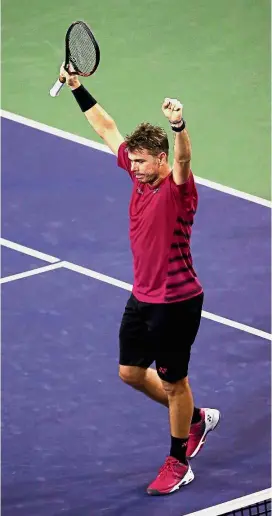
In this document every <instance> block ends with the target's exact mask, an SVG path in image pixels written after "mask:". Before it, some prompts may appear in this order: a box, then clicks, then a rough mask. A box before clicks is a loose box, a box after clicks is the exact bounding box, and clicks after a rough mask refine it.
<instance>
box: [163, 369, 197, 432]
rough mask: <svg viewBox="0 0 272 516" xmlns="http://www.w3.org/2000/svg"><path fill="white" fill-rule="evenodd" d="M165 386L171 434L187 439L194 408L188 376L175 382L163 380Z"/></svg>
mask: <svg viewBox="0 0 272 516" xmlns="http://www.w3.org/2000/svg"><path fill="white" fill-rule="evenodd" d="M163 386H164V389H165V392H166V394H167V396H168V401H169V419H170V430H171V435H172V436H173V437H178V438H181V439H186V438H188V436H189V432H190V425H191V420H192V415H193V410H194V402H193V395H192V391H191V388H190V385H189V381H188V377H186V378H183V379H182V380H179V381H178V382H176V383H175V384H171V383H167V382H163Z"/></svg>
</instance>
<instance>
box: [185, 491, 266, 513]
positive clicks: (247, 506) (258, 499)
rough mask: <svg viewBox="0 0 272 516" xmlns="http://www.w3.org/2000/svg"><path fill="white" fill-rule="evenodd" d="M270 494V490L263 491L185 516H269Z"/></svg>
mask: <svg viewBox="0 0 272 516" xmlns="http://www.w3.org/2000/svg"><path fill="white" fill-rule="evenodd" d="M271 494H272V491H271V489H264V490H263V491H258V492H257V493H252V494H251V495H247V496H243V497H242V498H236V499H235V500H230V501H229V502H225V503H221V504H220V505H214V506H213V507H208V508H207V509H203V510H201V511H197V512H192V513H190V514H187V515H186V516H271Z"/></svg>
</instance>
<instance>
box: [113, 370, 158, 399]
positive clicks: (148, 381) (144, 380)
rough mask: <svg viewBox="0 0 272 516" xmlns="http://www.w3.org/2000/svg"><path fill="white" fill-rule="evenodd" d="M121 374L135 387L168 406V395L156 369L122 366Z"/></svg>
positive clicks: (125, 380) (122, 377)
mask: <svg viewBox="0 0 272 516" xmlns="http://www.w3.org/2000/svg"><path fill="white" fill-rule="evenodd" d="M119 376H120V378H121V379H122V380H123V381H124V382H125V383H128V384H129V385H131V386H132V387H134V389H137V390H138V391H141V392H143V393H144V394H145V395H146V396H148V397H149V398H151V399H152V400H154V401H157V402H158V403H160V404H161V405H164V406H165V407H168V395H167V393H166V391H165V389H164V388H163V384H162V380H161V379H160V378H159V376H158V374H157V371H155V369H151V367H149V368H148V369H143V368H142V367H135V366H120V371H119Z"/></svg>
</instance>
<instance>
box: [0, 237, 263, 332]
mask: <svg viewBox="0 0 272 516" xmlns="http://www.w3.org/2000/svg"><path fill="white" fill-rule="evenodd" d="M2 242H4V244H3V245H5V246H6V247H10V248H11V249H15V246H16V249H15V250H20V251H21V252H23V250H22V249H24V246H22V245H20V244H14V242H11V241H9V240H6V239H4V238H0V245H1V244H2ZM9 244H10V245H9ZM25 249H27V251H28V252H27V254H30V251H31V256H34V257H35V258H41V256H42V258H41V259H42V260H45V261H51V260H52V256H50V255H46V254H44V253H40V252H39V251H36V250H35V249H30V248H29V247H26V248H25ZM55 260H57V258H55ZM58 265H59V267H60V268H65V269H68V270H71V271H74V272H78V273H80V274H83V275H84V276H89V277H90V278H94V279H97V280H99V281H103V282H104V283H109V284H110V285H114V286H116V287H119V288H122V289H124V290H128V291H130V292H131V290H132V285H131V284H130V283H126V282H124V281H121V280H118V279H116V278H112V277H111V276H106V275H105V274H101V273H100V272H96V271H93V270H91V269H88V268H87V267H82V266H81V265H76V264H74V263H71V262H67V261H62V262H58V263H56V264H55V266H56V267H54V268H58ZM48 267H49V266H48ZM52 268H53V266H52ZM49 270H50V269H49ZM23 274H27V275H29V276H31V275H32V274H31V271H29V273H23ZM16 276H18V275H16ZM4 279H5V278H4ZM17 279H19V278H17ZM202 315H203V317H204V318H205V319H210V320H211V321H215V322H218V323H220V324H224V325H225V326H230V327H231V328H235V329H237V330H241V331H244V332H246V333H251V334H252V335H256V336H257V337H261V338H262V339H266V340H272V335H271V334H270V333H267V332H265V331H262V330H258V329H257V328H252V326H246V325H245V324H242V323H239V322H236V321H232V320H231V319H226V318H225V317H221V316H219V315H216V314H212V313H210V312H206V311H203V312H202Z"/></svg>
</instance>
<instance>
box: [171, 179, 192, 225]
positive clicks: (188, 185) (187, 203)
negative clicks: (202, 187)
mask: <svg viewBox="0 0 272 516" xmlns="http://www.w3.org/2000/svg"><path fill="white" fill-rule="evenodd" d="M172 183H173V185H174V189H175V195H176V197H178V198H179V200H180V201H181V206H182V211H183V212H184V213H186V215H188V216H189V217H191V216H193V215H194V214H195V212H196V210H197V204H198V194H197V189H196V185H195V180H194V176H193V172H192V171H191V170H190V175H189V177H188V179H187V181H186V182H185V183H182V185H176V183H175V182H174V180H173V179H172Z"/></svg>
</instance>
